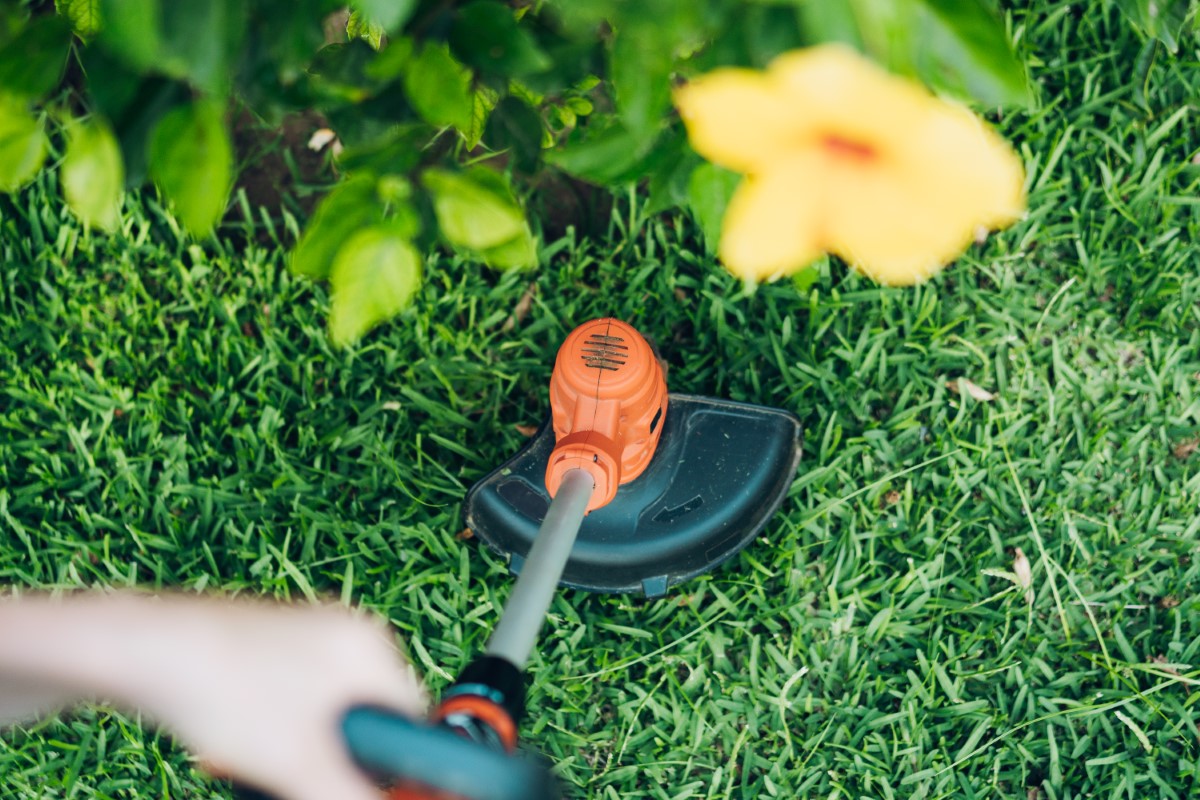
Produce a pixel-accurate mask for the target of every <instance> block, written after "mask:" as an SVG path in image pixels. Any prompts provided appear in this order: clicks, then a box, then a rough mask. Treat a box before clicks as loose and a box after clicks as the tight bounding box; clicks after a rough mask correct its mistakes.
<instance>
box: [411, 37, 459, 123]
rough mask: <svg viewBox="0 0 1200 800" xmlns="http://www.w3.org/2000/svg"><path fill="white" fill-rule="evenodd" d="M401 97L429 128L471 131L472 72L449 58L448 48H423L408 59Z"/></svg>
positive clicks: (442, 45) (443, 45)
mask: <svg viewBox="0 0 1200 800" xmlns="http://www.w3.org/2000/svg"><path fill="white" fill-rule="evenodd" d="M404 93H405V94H406V95H407V96H408V101H409V103H411V104H412V107H413V108H414V109H415V110H416V112H417V113H418V114H420V115H421V118H422V119H424V120H425V121H426V122H428V123H429V124H431V125H437V126H438V127H442V126H445V125H450V126H452V127H454V128H455V129H457V130H459V131H467V130H470V128H471V115H472V113H473V110H474V102H475V97H474V93H473V92H472V91H471V71H470V70H469V69H467V68H466V67H464V66H463V65H462V64H460V63H459V62H458V61H457V60H456V59H455V58H454V56H452V55H451V54H450V48H449V47H448V46H447V45H445V44H434V43H429V44H426V45H425V46H424V47H422V48H421V50H420V52H418V53H417V54H416V55H415V56H414V57H413V58H412V59H411V61H410V62H409V64H408V66H407V68H406V70H405V72H404Z"/></svg>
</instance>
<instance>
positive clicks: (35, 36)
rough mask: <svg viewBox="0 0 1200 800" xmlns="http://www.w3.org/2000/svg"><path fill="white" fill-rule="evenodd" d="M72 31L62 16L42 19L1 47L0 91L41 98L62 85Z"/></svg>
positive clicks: (26, 27)
mask: <svg viewBox="0 0 1200 800" xmlns="http://www.w3.org/2000/svg"><path fill="white" fill-rule="evenodd" d="M70 45H71V28H70V26H69V25H68V24H67V22H66V20H64V19H62V18H61V17H53V16H47V17H38V18H36V19H34V20H33V21H32V22H30V23H29V24H28V25H26V26H25V29H24V30H22V31H21V32H20V33H19V34H18V35H17V36H16V37H15V38H14V39H12V40H11V41H9V42H8V43H7V44H5V45H4V47H3V48H0V90H3V91H5V92H7V93H9V94H12V95H17V96H20V97H25V98H30V99H38V98H41V97H44V96H45V95H47V94H49V93H50V92H51V91H53V90H54V88H55V87H56V86H58V81H59V79H60V78H62V74H63V67H64V66H65V65H66V63H67V50H68V49H69V47H70Z"/></svg>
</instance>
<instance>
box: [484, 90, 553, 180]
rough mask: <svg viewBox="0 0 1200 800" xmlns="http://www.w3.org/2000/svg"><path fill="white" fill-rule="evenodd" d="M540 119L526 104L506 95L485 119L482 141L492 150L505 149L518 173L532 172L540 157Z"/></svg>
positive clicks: (542, 129)
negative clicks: (485, 124) (485, 141)
mask: <svg viewBox="0 0 1200 800" xmlns="http://www.w3.org/2000/svg"><path fill="white" fill-rule="evenodd" d="M544 132H545V128H543V127H542V118H541V117H540V116H538V113H537V112H536V111H534V110H533V109H532V108H531V107H530V106H529V104H528V103H526V102H525V101H524V100H521V99H520V98H518V97H513V96H509V97H506V98H504V99H503V100H501V101H500V103H499V105H497V106H496V108H495V109H494V110H493V111H492V115H491V117H490V118H489V119H488V123H487V128H486V129H485V132H484V138H485V139H486V140H487V143H488V146H489V147H491V148H492V149H494V150H508V151H510V153H511V155H512V159H513V164H514V166H516V168H517V169H519V170H521V171H522V172H533V170H534V169H535V168H536V167H537V164H538V160H539V159H540V158H541V155H542V135H543V133H544Z"/></svg>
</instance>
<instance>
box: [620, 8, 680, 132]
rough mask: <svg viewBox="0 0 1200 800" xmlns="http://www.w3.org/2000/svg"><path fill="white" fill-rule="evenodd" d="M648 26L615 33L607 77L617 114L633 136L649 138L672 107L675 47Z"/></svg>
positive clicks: (672, 42) (628, 28) (657, 31)
mask: <svg viewBox="0 0 1200 800" xmlns="http://www.w3.org/2000/svg"><path fill="white" fill-rule="evenodd" d="M662 31H663V29H661V28H656V27H654V26H651V25H645V26H642V25H639V26H633V27H627V28H624V29H622V30H620V31H618V32H617V36H616V39H615V40H614V41H613V44H612V51H611V52H610V54H609V74H610V75H611V77H612V83H613V89H614V90H615V92H616V100H617V111H618V112H619V113H620V115H621V121H622V122H623V123H625V128H626V130H628V131H629V132H630V133H632V134H633V135H635V136H638V137H643V138H652V137H653V136H654V134H655V133H657V131H658V129H659V128H660V127H661V126H662V121H663V115H664V113H665V112H666V110H667V108H668V107H669V106H670V104H671V67H672V63H673V59H672V57H671V49H672V48H673V47H674V46H675V45H676V44H677V43H676V42H674V41H671V40H670V39H669V38H668V37H666V36H665V35H663V34H662Z"/></svg>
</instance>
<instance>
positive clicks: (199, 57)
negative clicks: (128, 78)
mask: <svg viewBox="0 0 1200 800" xmlns="http://www.w3.org/2000/svg"><path fill="white" fill-rule="evenodd" d="M161 8H162V36H163V52H162V54H161V57H160V69H161V70H162V71H163V72H166V73H167V74H168V75H174V76H175V77H177V78H181V79H185V80H188V81H190V82H192V83H194V84H196V85H197V86H199V87H200V88H202V89H205V90H206V91H209V92H213V93H224V92H226V91H228V89H229V82H230V73H231V72H232V71H233V65H234V63H235V62H236V60H237V56H238V52H239V50H240V47H241V41H242V34H243V32H244V31H245V29H246V4H245V3H244V2H242V0H205V2H197V0H163V1H162V6H161Z"/></svg>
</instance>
